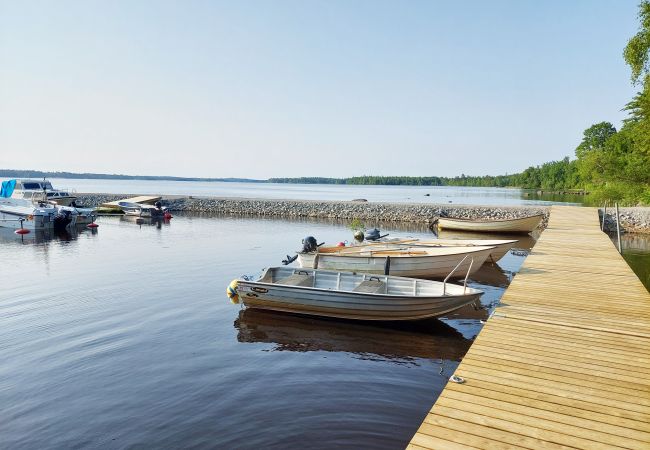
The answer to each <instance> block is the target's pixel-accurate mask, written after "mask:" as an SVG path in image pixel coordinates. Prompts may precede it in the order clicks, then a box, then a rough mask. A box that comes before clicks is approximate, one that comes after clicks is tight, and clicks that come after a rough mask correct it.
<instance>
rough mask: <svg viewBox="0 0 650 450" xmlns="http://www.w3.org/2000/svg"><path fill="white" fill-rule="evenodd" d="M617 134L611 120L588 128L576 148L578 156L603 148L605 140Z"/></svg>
mask: <svg viewBox="0 0 650 450" xmlns="http://www.w3.org/2000/svg"><path fill="white" fill-rule="evenodd" d="M615 134H616V128H614V125H612V124H611V123H609V122H600V123H597V124H595V125H592V126H590V127H589V128H587V129H586V130H585V131H584V133H583V138H582V142H580V145H578V147H577V148H576V152H575V153H576V156H577V157H578V158H580V157H582V156H584V155H585V154H586V153H587V152H590V151H593V150H602V148H603V147H604V146H605V142H606V141H607V139H609V138H610V137H611V136H613V135H615Z"/></svg>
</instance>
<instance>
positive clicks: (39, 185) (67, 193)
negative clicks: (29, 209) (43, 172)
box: [12, 179, 77, 206]
mask: <svg viewBox="0 0 650 450" xmlns="http://www.w3.org/2000/svg"><path fill="white" fill-rule="evenodd" d="M13 181H15V188H14V191H13V195H12V196H13V197H14V198H24V199H27V200H32V201H37V200H42V198H43V196H44V195H45V196H47V200H49V201H53V202H55V203H56V204H57V205H62V206H70V204H72V203H73V202H74V201H75V200H76V199H77V196H76V195H75V192H74V191H73V190H71V189H54V188H53V187H52V183H50V182H49V181H48V180H46V179H43V180H29V179H24V180H21V179H17V180H13Z"/></svg>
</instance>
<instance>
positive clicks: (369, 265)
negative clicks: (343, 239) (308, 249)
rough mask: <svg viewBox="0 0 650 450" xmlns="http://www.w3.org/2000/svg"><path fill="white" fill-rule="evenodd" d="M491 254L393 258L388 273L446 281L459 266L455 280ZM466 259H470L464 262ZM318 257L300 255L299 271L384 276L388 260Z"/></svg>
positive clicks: (480, 250) (485, 250) (483, 249)
mask: <svg viewBox="0 0 650 450" xmlns="http://www.w3.org/2000/svg"><path fill="white" fill-rule="evenodd" d="M491 251H492V247H477V248H476V249H473V250H471V251H468V252H463V253H450V254H442V255H431V256H410V257H391V258H390V271H389V273H390V275H395V276H399V277H418V278H444V277H446V276H447V275H449V273H450V272H451V271H452V270H453V269H454V268H455V267H456V266H457V265H458V264H459V263H460V265H459V266H458V268H457V269H456V271H455V272H454V274H453V275H452V277H455V278H458V277H464V276H465V274H466V273H467V271H468V270H469V273H470V275H471V274H473V273H474V272H476V271H477V270H478V269H479V268H480V267H481V265H483V263H484V262H485V261H486V260H487V258H488V257H489V256H490V253H491ZM466 255H469V257H468V258H467V259H465V261H463V258H465V256H466ZM315 257H316V253H299V254H298V264H299V265H300V267H305V268H312V269H313V268H318V269H326V270H344V271H348V272H362V273H372V274H383V273H384V272H385V268H386V258H387V257H386V256H363V255H355V254H345V255H342V254H338V255H337V254H322V253H319V254H318V261H317V262H316V258H315ZM472 260H473V262H472ZM461 261H462V262H461ZM470 265H471V268H470ZM314 266H317V267H314Z"/></svg>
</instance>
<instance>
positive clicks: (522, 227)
mask: <svg viewBox="0 0 650 450" xmlns="http://www.w3.org/2000/svg"><path fill="white" fill-rule="evenodd" d="M542 219H544V215H543V214H538V215H535V216H528V217H521V218H519V219H494V220H488V219H456V218H452V217H440V218H439V219H438V230H460V231H480V232H482V233H530V232H531V231H533V230H534V229H535V228H537V227H538V226H539V224H540V223H542Z"/></svg>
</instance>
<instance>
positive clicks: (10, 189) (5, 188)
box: [0, 180, 16, 198]
mask: <svg viewBox="0 0 650 450" xmlns="http://www.w3.org/2000/svg"><path fill="white" fill-rule="evenodd" d="M15 187H16V180H9V181H3V182H2V188H1V189H0V197H2V198H9V197H11V194H13V193H14V188H15Z"/></svg>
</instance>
